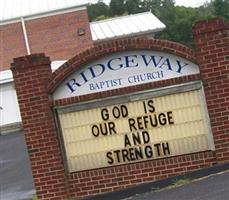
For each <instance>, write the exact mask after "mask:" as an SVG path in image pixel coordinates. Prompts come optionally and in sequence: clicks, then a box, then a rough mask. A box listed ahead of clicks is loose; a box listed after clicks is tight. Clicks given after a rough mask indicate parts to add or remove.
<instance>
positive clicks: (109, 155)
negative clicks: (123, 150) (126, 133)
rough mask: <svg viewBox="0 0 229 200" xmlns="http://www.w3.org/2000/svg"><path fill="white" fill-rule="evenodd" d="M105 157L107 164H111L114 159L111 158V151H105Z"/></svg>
mask: <svg viewBox="0 0 229 200" xmlns="http://www.w3.org/2000/svg"><path fill="white" fill-rule="evenodd" d="M107 158H108V161H107V162H108V164H110V165H111V164H113V163H114V159H113V158H112V153H111V152H110V151H109V152H107Z"/></svg>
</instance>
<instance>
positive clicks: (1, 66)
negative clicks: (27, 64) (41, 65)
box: [0, 23, 27, 71]
mask: <svg viewBox="0 0 229 200" xmlns="http://www.w3.org/2000/svg"><path fill="white" fill-rule="evenodd" d="M0 42H1V46H0V71H2V70H7V69H9V68H10V62H12V59H13V58H15V57H18V56H22V55H26V53H27V52H26V47H25V43H24V37H23V31H22V26H21V23H13V24H8V25H2V26H0Z"/></svg>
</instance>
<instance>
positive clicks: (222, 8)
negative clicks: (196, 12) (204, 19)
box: [213, 0, 229, 20]
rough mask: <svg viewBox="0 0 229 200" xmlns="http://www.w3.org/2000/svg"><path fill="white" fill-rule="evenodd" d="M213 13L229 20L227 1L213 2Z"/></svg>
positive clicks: (228, 3) (228, 0)
mask: <svg viewBox="0 0 229 200" xmlns="http://www.w3.org/2000/svg"><path fill="white" fill-rule="evenodd" d="M213 7H214V13H215V15H216V16H222V17H224V18H225V19H226V20H229V0H215V1H214V2H213Z"/></svg>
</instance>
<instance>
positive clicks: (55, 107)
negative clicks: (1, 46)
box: [11, 18, 229, 200]
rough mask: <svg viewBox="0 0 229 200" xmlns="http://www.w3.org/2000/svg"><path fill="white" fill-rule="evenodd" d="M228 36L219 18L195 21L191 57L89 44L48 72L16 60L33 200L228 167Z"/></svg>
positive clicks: (44, 65)
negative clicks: (208, 168)
mask: <svg viewBox="0 0 229 200" xmlns="http://www.w3.org/2000/svg"><path fill="white" fill-rule="evenodd" d="M228 28H229V25H228V24H227V23H226V22H225V21H224V20H222V19H220V18H215V19H212V20H209V21H200V22H197V23H196V24H195V25H194V26H193V37H194V41H195V45H196V47H195V49H194V50H192V49H190V48H187V47H185V46H183V45H181V44H178V43H175V42H171V41H164V40H154V39H143V38H134V39H121V40H115V41H110V42H105V43H101V44H97V45H95V46H94V47H93V48H90V49H88V50H86V51H83V52H82V53H80V54H78V55H76V56H75V57H73V58H72V59H70V60H69V61H68V62H66V63H65V64H64V65H62V66H61V67H60V68H59V69H58V70H56V71H55V72H54V73H52V72H51V67H50V59H49V58H48V57H46V56H45V55H44V54H34V55H30V56H25V57H20V58H15V59H14V62H13V64H12V68H11V69H12V71H13V76H14V81H15V88H16V90H17V96H18V101H19V105H20V111H21V116H22V121H23V128H24V133H25V139H26V143H27V147H28V151H29V156H30V161H31V166H32V172H33V178H34V183H35V187H36V191H37V195H38V199H47V200H50V199H67V198H77V199H78V198H80V197H86V196H93V195H96V194H101V193H106V192H111V191H114V190H120V189H124V188H127V187H130V186H134V185H137V184H141V183H145V182H149V181H155V180H160V179H164V178H167V177H171V176H175V175H178V174H181V173H185V172H188V171H192V170H198V169H201V168H205V167H209V166H212V165H214V164H217V163H225V162H228V161H229V145H228V144H229V136H228V132H229V123H228V122H229V91H228V88H229V67H228V66H229V57H228V55H229V51H228V40H229V37H228ZM139 59H140V60H139ZM140 66H141V67H143V68H144V69H143V71H142V69H140ZM138 67H139V69H138ZM150 67H154V71H152V70H151V68H150ZM186 67H187V71H185V70H186ZM152 69H153V68H152ZM106 70H107V71H106ZM145 70H146V71H145ZM114 71H115V73H113V72H114ZM171 73H173V74H172V75H171ZM81 87H82V88H83V89H82V88H81ZM65 89H66V91H67V92H65V91H63V90H65ZM87 90H88V91H87ZM78 91H79V93H78V94H77V92H78Z"/></svg>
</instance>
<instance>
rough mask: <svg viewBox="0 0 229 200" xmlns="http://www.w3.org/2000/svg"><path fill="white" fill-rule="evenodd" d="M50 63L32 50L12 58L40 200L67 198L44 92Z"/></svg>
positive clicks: (51, 120) (61, 166) (52, 121)
mask: <svg viewBox="0 0 229 200" xmlns="http://www.w3.org/2000/svg"><path fill="white" fill-rule="evenodd" d="M50 63H51V62H50V59H49V58H48V57H45V55H44V54H33V55H29V56H25V57H19V58H15V59H14V62H13V63H12V67H11V70H12V72H13V77H14V83H15V88H16V91H17V97H18V101H19V106H20V111H21V117H22V122H23V128H24V134H25V139H26V144H27V147H28V152H29V157H30V161H31V167H32V173H33V178H34V183H35V187H36V192H37V196H38V199H39V200H40V199H47V200H51V199H53V200H54V199H55V200H56V199H66V198H67V192H66V185H65V174H64V168H63V163H62V158H61V151H60V147H59V145H58V138H57V134H56V131H55V124H54V118H53V115H52V111H51V109H50V106H49V97H48V94H47V92H46V85H47V81H48V79H49V77H50V75H51V73H52V72H51V66H50ZM19 153H20V152H19Z"/></svg>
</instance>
